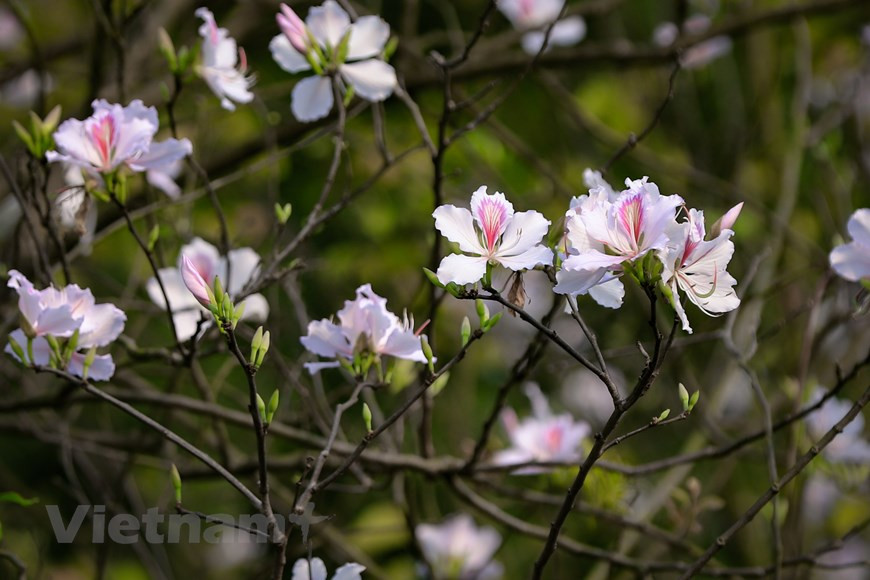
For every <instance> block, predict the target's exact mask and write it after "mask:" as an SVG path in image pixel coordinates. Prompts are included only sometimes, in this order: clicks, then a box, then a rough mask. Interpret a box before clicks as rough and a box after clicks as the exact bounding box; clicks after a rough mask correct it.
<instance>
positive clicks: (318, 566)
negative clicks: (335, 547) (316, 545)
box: [291, 558, 366, 580]
mask: <svg viewBox="0 0 870 580" xmlns="http://www.w3.org/2000/svg"><path fill="white" fill-rule="evenodd" d="M365 569H366V567H365V566H363V565H362V564H357V563H356V562H351V563H348V564H345V565H343V566H340V567H339V568H338V569H337V570H336V571H335V574H333V575H332V580H360V579H361V578H362V572H363V570H365ZM291 580H326V564H324V563H323V560H321V559H320V558H311V561H310V562H309V560H308V558H299V559H298V560H296V563H295V564H293V577H292V579H291Z"/></svg>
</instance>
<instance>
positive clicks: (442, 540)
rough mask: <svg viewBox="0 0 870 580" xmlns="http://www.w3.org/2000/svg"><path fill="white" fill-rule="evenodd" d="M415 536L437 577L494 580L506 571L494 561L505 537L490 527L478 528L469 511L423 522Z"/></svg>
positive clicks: (446, 579) (449, 579) (442, 579)
mask: <svg viewBox="0 0 870 580" xmlns="http://www.w3.org/2000/svg"><path fill="white" fill-rule="evenodd" d="M415 535H416V536H417V543H418V544H419V545H420V549H421V550H422V552H423V557H425V558H426V561H427V562H428V563H429V566H430V567H431V568H432V573H433V575H434V580H494V579H497V578H501V577H502V575H503V574H504V568H503V566H502V565H501V564H500V563H498V562H494V561H493V560H492V557H493V556H494V555H495V553H496V551H497V550H498V548H499V546H500V545H501V536H500V535H499V533H498V532H497V531H496V530H495V529H493V528H491V527H489V526H487V527H481V528H478V527H477V526H476V525H474V520H472V519H471V516H469V515H468V514H456V515H453V516H450V517H448V518H447V519H445V520H444V522H443V523H441V524H440V525H433V524H420V525H418V526H417V528H416V530H415Z"/></svg>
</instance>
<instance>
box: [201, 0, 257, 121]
mask: <svg viewBox="0 0 870 580" xmlns="http://www.w3.org/2000/svg"><path fill="white" fill-rule="evenodd" d="M195 14H196V15H197V16H199V17H200V18H202V19H203V20H204V21H205V22H204V23H203V24H202V26H200V27H199V35H200V36H202V64H200V65H199V66H198V67H197V68H196V72H197V73H198V74H199V75H200V76H201V77H202V78H203V80H205V82H206V84H208V86H209V88H210V89H211V90H212V92H213V93H214V94H215V95H217V96H218V98H219V99H220V100H221V106H222V107H223V108H224V109H226V110H228V111H235V110H236V106H235V105H234V104H233V101H235V102H236V103H250V102H251V101H252V100H253V98H254V94H253V93H252V92H251V91H249V90H248V89H249V88H251V86H253V84H254V78H253V77H251V76H246V75H245V73H246V72H247V60H246V59H245V51H244V50H242V49H241V48H237V47H236V41H235V40H234V39H233V38H232V37H230V35H229V32H228V31H227V29H226V28H218V25H217V22H215V19H214V14H212V13H211V11H210V10H209V9H208V8H198V9H197V10H196V12H195ZM239 60H241V65H239Z"/></svg>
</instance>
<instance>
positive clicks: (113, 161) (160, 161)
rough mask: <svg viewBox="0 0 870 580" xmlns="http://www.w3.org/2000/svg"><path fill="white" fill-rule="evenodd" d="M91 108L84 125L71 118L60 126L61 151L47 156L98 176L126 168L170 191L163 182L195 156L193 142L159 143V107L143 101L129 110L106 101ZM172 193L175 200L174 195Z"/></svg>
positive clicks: (57, 136)
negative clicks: (157, 139) (186, 159)
mask: <svg viewBox="0 0 870 580" xmlns="http://www.w3.org/2000/svg"><path fill="white" fill-rule="evenodd" d="M92 105H93V107H94V114H93V115H91V116H90V117H88V118H87V119H85V120H84V121H80V120H78V119H67V120H66V121H64V122H63V123H61V125H60V127H58V129H57V131H56V132H55V133H54V141H55V144H56V147H57V150H56V151H49V152H48V153H46V159H48V161H50V162H62V163H67V164H70V165H74V166H77V167H79V168H81V169H82V170H83V171H85V172H86V173H88V174H89V175H92V176H94V177H97V178H103V177H106V176H107V175H111V174H113V173H115V172H116V171H119V170H121V169H124V168H126V169H127V170H129V171H133V172H137V173H139V172H146V177H147V178H148V180H149V181H151V182H152V183H153V184H155V186H157V187H161V189H164V191H167V189H166V187H165V186H164V185H163V184H164V183H165V181H166V179H167V176H168V175H171V174H172V173H173V172H174V171H176V170H177V163H178V162H179V161H180V160H181V159H183V158H184V157H185V156H187V155H190V153H191V151H192V146H191V144H190V141H189V140H187V139H171V138H170V139H166V140H164V141H160V142H155V141H154V135H155V134H156V133H157V129H158V120H157V109H155V108H154V107H146V106H145V105H143V104H142V101H140V100H138V99H136V100H134V101H132V102H131V103H130V104H129V105H127V106H126V107H122V106H121V105H114V104H110V103H108V102H107V101H105V100H103V99H97V100H95V101H94V102H93V103H92ZM167 193H168V194H169V195H170V196H171V195H172V193H173V192H172V191H167Z"/></svg>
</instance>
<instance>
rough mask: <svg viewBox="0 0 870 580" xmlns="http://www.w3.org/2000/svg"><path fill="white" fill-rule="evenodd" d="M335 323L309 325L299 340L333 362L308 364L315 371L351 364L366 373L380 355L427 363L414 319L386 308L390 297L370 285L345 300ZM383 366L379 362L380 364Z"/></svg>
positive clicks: (321, 321)
mask: <svg viewBox="0 0 870 580" xmlns="http://www.w3.org/2000/svg"><path fill="white" fill-rule="evenodd" d="M338 321H339V323H338V324H336V323H334V322H332V320H327V319H323V320H315V321H312V322H310V323H309V324H308V334H307V335H305V336H303V337H302V338H301V339H300V341H301V342H302V345H303V346H304V347H305V348H307V349H308V350H309V351H311V352H312V353H314V354H316V355H319V356H322V357H326V358H331V359H336V360H334V361H332V362H316V363H306V365H305V368H307V369H308V370H309V372H311V373H312V374H314V373H316V372H319V371H320V370H321V369H325V368H334V367H338V366H342V365H345V366H349V367H351V368H352V370H353V371H354V372H355V373H361V374H365V372H366V371H367V370H368V368H369V366H370V365H371V364H373V363H379V362H380V359H381V357H384V356H392V357H396V358H401V359H406V360H412V361H416V362H421V363H425V362H427V359H426V355H425V354H424V353H423V349H422V347H421V340H420V337H419V336H418V335H417V334H415V333H414V331H413V326H414V321H413V319H409V318H408V316H407V314H406V315H405V317H404V318H403V319H400V318H399V317H398V316H396V315H395V314H393V313H392V312H390V311H389V310H387V300H386V299H385V298H382V297H380V296H378V295H377V294H375V293H374V291H373V290H372V287H371V285H370V284H365V285H364V286H360V287H359V288H357V290H356V298H355V299H354V300H348V301H346V302H345V303H344V308H342V309H341V310H339V311H338ZM377 367H378V368H380V365H379V364H378V365H377Z"/></svg>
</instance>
